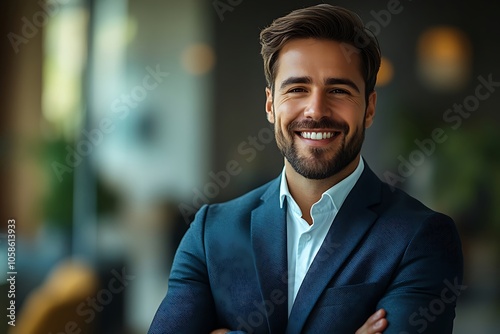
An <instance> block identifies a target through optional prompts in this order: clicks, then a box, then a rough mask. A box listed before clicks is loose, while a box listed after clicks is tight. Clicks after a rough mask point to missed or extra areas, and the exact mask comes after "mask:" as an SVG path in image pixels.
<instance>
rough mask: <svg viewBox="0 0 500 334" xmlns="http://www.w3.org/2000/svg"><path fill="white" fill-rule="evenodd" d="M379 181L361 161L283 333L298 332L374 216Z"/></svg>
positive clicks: (377, 199)
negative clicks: (362, 169) (359, 169)
mask: <svg viewBox="0 0 500 334" xmlns="http://www.w3.org/2000/svg"><path fill="white" fill-rule="evenodd" d="M381 191H382V188H381V181H380V180H379V179H378V177H377V176H376V175H375V174H374V173H373V172H372V171H371V169H370V168H369V167H368V164H366V163H365V169H364V171H363V173H362V174H361V176H360V178H359V180H358V182H357V183H356V185H355V186H354V188H353V189H352V190H351V192H350V193H349V195H348V196H347V198H346V200H345V202H344V204H343V205H342V207H341V209H340V211H339V212H338V214H337V216H336V217H335V219H334V221H333V223H332V226H331V227H330V230H329V231H328V234H327V235H326V237H325V241H324V242H323V244H322V245H321V248H320V249H319V251H318V254H317V255H316V257H315V258H314V260H313V262H312V264H311V267H310V268H309V270H308V272H307V274H306V276H305V278H304V281H303V282H302V285H301V287H300V289H299V292H298V294H297V297H296V299H295V302H294V305H293V307H292V310H291V313H290V317H289V322H288V328H287V333H301V332H302V329H303V326H304V324H305V322H306V320H307V317H308V316H309V314H310V313H311V311H312V309H313V307H314V305H315V303H316V301H317V300H318V298H319V297H320V296H321V293H322V292H323V290H324V289H325V287H326V286H327V285H328V283H329V282H330V281H331V280H332V278H333V277H334V276H335V274H336V273H337V272H338V271H339V270H340V268H342V267H343V266H345V262H346V260H347V258H348V256H349V255H350V254H351V253H352V251H353V250H354V249H355V247H356V245H357V244H358V243H359V242H360V241H361V239H362V238H363V236H364V235H365V234H366V233H367V232H368V230H369V229H370V227H371V226H372V224H373V223H374V221H375V220H376V218H377V214H376V213H375V212H374V211H372V210H370V207H371V206H373V205H374V204H377V203H379V202H380V201H381Z"/></svg>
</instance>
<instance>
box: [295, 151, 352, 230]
mask: <svg viewBox="0 0 500 334" xmlns="http://www.w3.org/2000/svg"><path fill="white" fill-rule="evenodd" d="M359 159H360V156H359V155H358V156H357V157H356V158H355V159H354V160H353V161H351V162H350V163H349V164H348V165H347V166H346V167H345V168H344V169H342V170H341V171H340V172H338V173H337V174H335V175H332V176H330V177H328V178H326V179H320V180H312V179H308V178H305V177H304V176H302V175H300V174H299V173H297V172H296V171H295V169H293V167H292V166H291V165H290V164H289V163H288V161H287V160H286V159H285V173H286V181H287V185H288V190H289V191H290V194H291V195H292V197H293V199H294V200H295V202H297V204H298V206H299V207H300V210H301V211H302V218H303V219H304V220H305V221H307V222H308V223H309V225H312V217H311V207H312V205H313V204H314V203H316V202H317V201H319V200H320V198H321V195H322V194H323V193H324V192H325V191H327V190H328V189H330V188H331V187H333V186H334V185H336V184H337V183H339V182H340V181H342V180H343V179H345V178H346V177H347V176H349V175H351V174H352V172H354V170H355V169H356V167H357V166H358V164H359Z"/></svg>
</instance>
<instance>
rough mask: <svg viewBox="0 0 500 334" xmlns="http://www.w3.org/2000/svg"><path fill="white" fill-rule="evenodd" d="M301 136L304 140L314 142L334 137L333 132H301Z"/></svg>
mask: <svg viewBox="0 0 500 334" xmlns="http://www.w3.org/2000/svg"><path fill="white" fill-rule="evenodd" d="M300 135H301V136H302V137H303V138H307V139H313V140H322V139H327V138H332V137H333V135H334V134H333V132H301V133H300Z"/></svg>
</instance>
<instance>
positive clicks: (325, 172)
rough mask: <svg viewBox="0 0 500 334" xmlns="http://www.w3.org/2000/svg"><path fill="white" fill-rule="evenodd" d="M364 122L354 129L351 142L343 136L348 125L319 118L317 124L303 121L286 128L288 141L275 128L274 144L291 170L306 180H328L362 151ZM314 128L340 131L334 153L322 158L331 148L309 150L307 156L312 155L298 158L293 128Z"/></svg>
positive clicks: (281, 132)
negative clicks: (338, 144)
mask: <svg viewBox="0 0 500 334" xmlns="http://www.w3.org/2000/svg"><path fill="white" fill-rule="evenodd" d="M364 125H365V122H364V120H363V125H362V128H361V129H359V128H356V130H355V131H354V133H353V136H352V139H351V140H349V141H348V142H346V136H347V134H348V133H349V125H348V124H347V123H340V122H336V121H333V120H330V119H326V118H324V119H321V120H320V121H318V122H316V121H302V122H292V123H290V124H289V125H288V127H287V132H288V136H289V137H290V138H291V139H290V140H287V139H286V138H285V136H284V134H283V131H282V130H281V129H280V128H278V127H275V132H276V134H275V135H276V143H277V145H278V148H279V150H280V151H281V153H282V154H283V156H284V157H285V158H286V159H287V160H288V162H289V163H290V165H291V166H292V167H293V169H294V170H295V171H296V172H297V173H299V174H300V175H302V176H303V177H305V178H307V179H313V180H322V179H326V178H329V177H331V176H333V175H335V174H337V173H339V172H340V171H342V170H344V169H345V168H346V167H347V166H348V165H349V164H350V163H351V162H352V161H354V159H356V157H357V156H358V154H359V153H360V152H361V147H362V145H363V141H364V138H365V126H364ZM298 128H300V129H314V128H316V129H317V128H323V129H325V128H332V129H335V131H339V130H340V132H341V133H340V134H338V136H342V142H341V144H340V147H339V148H338V149H337V152H336V153H335V154H334V155H333V157H332V158H330V159H327V158H325V155H327V154H328V153H330V151H331V149H324V148H314V147H313V148H310V151H309V153H310V154H311V155H312V157H310V158H306V157H303V156H300V155H299V152H298V151H297V147H296V145H295V140H294V138H295V131H294V129H298Z"/></svg>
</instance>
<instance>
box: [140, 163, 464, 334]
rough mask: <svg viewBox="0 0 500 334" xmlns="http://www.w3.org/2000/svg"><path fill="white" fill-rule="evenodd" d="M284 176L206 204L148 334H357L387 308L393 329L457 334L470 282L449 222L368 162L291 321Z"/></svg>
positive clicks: (386, 333)
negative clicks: (465, 281)
mask: <svg viewBox="0 0 500 334" xmlns="http://www.w3.org/2000/svg"><path fill="white" fill-rule="evenodd" d="M279 189H280V178H277V179H275V180H273V181H271V182H269V183H267V184H266V185H264V186H262V187H260V188H258V189H255V190H253V191H251V192H249V193H247V194H245V195H243V196H242V197H239V198H237V199H234V200H232V201H229V202H226V203H222V204H213V205H205V206H203V207H202V208H201V209H200V210H199V212H198V213H197V215H196V217H195V219H194V221H193V223H192V224H191V226H190V228H189V229H188V231H187V232H186V234H185V236H184V238H183V240H182V242H181V244H180V246H179V248H178V250H177V253H176V255H175V259H174V262H173V265H172V270H171V273H170V279H169V285H168V291H167V295H166V297H165V299H164V300H163V302H162V303H161V305H160V307H159V309H158V311H157V313H156V315H155V317H154V320H153V322H152V324H151V327H150V329H149V333H150V334H159V333H176V334H177V333H209V332H210V331H211V330H213V329H216V328H222V327H224V328H230V329H231V330H234V331H236V330H239V331H241V332H245V333H273V334H274V333H288V334H294V333H340V334H346V333H351V334H352V333H354V332H355V331H356V330H357V329H358V328H359V327H361V326H362V324H363V323H364V322H365V321H366V320H367V319H368V317H369V316H370V315H371V314H372V313H374V312H375V311H376V310H377V309H379V308H384V309H385V310H386V311H387V320H388V322H389V326H388V328H387V329H386V331H384V334H393V333H394V334H400V333H438V334H445V333H451V332H452V327H453V319H454V317H455V305H456V300H457V297H458V295H460V293H461V291H462V290H463V289H464V287H463V286H462V285H461V284H462V274H463V258H462V249H461V243H460V238H459V235H458V233H457V229H456V227H455V224H454V222H453V221H452V219H450V218H449V217H448V216H445V215H443V214H440V213H437V212H434V211H432V210H430V209H429V208H427V207H425V206H424V205H423V204H422V203H420V202H419V201H417V200H416V199H414V198H412V197H410V196H408V195H407V194H405V193H404V192H402V191H400V190H397V189H391V188H390V187H389V186H388V185H387V184H385V183H383V182H381V181H380V180H379V179H378V178H377V176H376V175H375V174H374V173H373V172H372V171H371V170H370V169H369V167H368V165H365V170H364V171H363V173H362V175H361V177H360V178H359V180H358V182H357V183H356V185H355V186H354V188H353V189H352V191H351V192H350V193H349V195H348V197H347V198H346V200H345V202H344V204H343V206H342V207H341V209H340V211H339V212H338V214H337V216H336V218H335V220H334V221H333V224H332V226H331V228H330V230H329V232H328V234H327V236H326V238H325V241H324V243H323V245H322V246H321V248H320V250H319V252H318V254H317V255H316V257H315V258H314V261H313V263H312V264H311V267H310V269H309V271H308V272H307V274H306V276H305V278H304V281H303V283H302V285H301V287H300V290H299V292H298V294H297V297H296V300H295V302H294V305H293V307H292V310H291V313H290V316H289V317H288V314H287V304H288V302H287V294H288V292H287V291H288V290H287V289H288V288H287V284H288V282H289V280H291V279H293V275H290V277H289V276H288V275H287V255H286V254H287V241H286V219H285V218H286V207H284V208H283V209H281V208H280V204H279Z"/></svg>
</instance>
